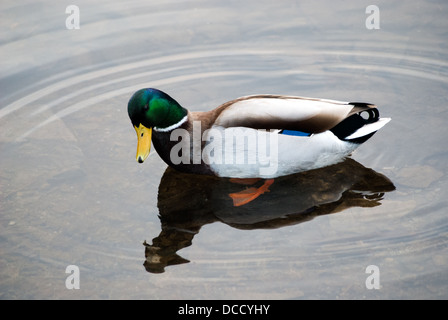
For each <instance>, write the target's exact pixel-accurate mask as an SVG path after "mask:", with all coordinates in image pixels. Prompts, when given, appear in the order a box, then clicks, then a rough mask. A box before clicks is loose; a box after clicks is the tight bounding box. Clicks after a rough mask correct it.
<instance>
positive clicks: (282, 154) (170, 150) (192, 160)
mask: <svg viewBox="0 0 448 320" xmlns="http://www.w3.org/2000/svg"><path fill="white" fill-rule="evenodd" d="M128 115H129V118H130V120H131V123H132V125H133V127H134V129H135V132H136V134H137V154H136V159H137V162H139V163H143V162H144V161H145V160H146V159H147V157H148V155H149V153H150V149H151V143H152V145H153V146H154V148H155V150H156V151H157V153H158V154H159V156H160V158H161V159H162V160H163V161H164V162H165V163H166V164H167V165H168V166H170V167H173V168H174V169H176V170H178V171H181V172H186V173H193V174H206V175H213V176H217V177H223V178H231V179H233V181H237V180H239V181H240V182H241V183H242V184H246V185H247V184H249V183H250V182H248V181H255V180H256V179H265V181H266V182H265V184H264V185H263V186H261V187H260V188H258V189H257V190H258V191H256V192H255V195H254V194H253V193H252V194H251V195H249V196H248V198H250V199H251V200H250V201H252V200H253V199H255V198H256V197H257V196H258V195H261V194H263V193H265V192H268V191H269V189H268V188H267V187H269V186H270V185H271V184H272V182H273V179H275V178H277V177H281V176H286V175H290V174H295V173H298V172H303V171H308V170H313V169H318V168H322V167H326V166H330V165H333V164H336V163H339V162H341V161H343V160H344V159H346V158H347V157H348V156H349V155H351V154H352V153H353V151H354V150H355V149H357V148H358V147H359V146H360V145H361V144H363V143H364V142H366V141H367V140H368V139H369V138H371V137H372V136H373V135H374V134H375V133H376V132H377V131H378V130H379V129H381V128H382V127H383V126H384V125H385V124H386V123H388V122H389V121H390V120H391V119H390V118H380V115H379V111H378V108H377V106H376V105H375V104H372V103H366V102H344V101H337V100H329V99H319V98H309V97H301V96H288V95H275V94H258V95H249V96H244V97H240V98H237V99H234V100H231V101H228V102H225V103H223V104H221V105H220V106H218V107H216V108H215V109H212V110H209V111H189V110H188V109H186V108H184V107H182V106H181V105H180V104H179V103H178V102H177V101H176V100H175V99H174V98H172V97H171V96H169V95H168V94H167V93H165V92H163V91H161V90H159V89H156V88H144V89H140V90H138V91H136V92H135V93H134V94H133V95H132V96H131V98H130V100H129V102H128ZM251 179H255V180H251ZM243 193H245V192H243ZM234 197H235V198H238V196H237V195H234ZM242 203H243V204H245V201H243V202H242Z"/></svg>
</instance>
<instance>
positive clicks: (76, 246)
mask: <svg viewBox="0 0 448 320" xmlns="http://www.w3.org/2000/svg"><path fill="white" fill-rule="evenodd" d="M369 4H370V3H358V2H356V4H355V3H354V2H353V3H346V2H344V3H338V2H336V3H335V2H330V1H317V2H316V1H314V2H312V3H307V4H302V3H299V2H296V1H288V2H282V3H279V2H274V1H244V2H241V1H188V2H185V1H164V2H163V4H162V3H161V2H160V1H132V2H126V3H121V2H111V1H96V2H95V4H92V3H90V2H85V1H77V3H76V5H77V6H78V7H79V9H80V29H78V30H68V29H67V28H66V26H65V21H66V19H67V17H68V16H69V14H66V13H65V9H66V6H67V5H66V4H61V3H60V2H56V1H43V2H35V1H33V2H28V3H21V4H20V5H19V4H16V3H15V2H13V1H2V4H1V5H0V6H1V19H0V21H1V22H0V24H1V27H2V28H1V29H0V30H1V31H0V32H1V33H0V35H1V36H0V41H1V42H0V43H1V44H0V45H1V50H0V64H1V70H2V71H1V79H0V88H1V97H0V106H1V109H0V127H1V130H0V150H1V151H0V152H1V157H0V168H1V170H0V199H1V216H0V219H1V223H0V226H1V242H0V243H1V245H0V248H1V251H0V252H1V254H0V288H1V289H0V297H1V298H2V299H14V298H20V299H59V298H64V299H72V298H73V299H107V298H114V299H133V298H136V299H185V298H188V299H203V298H209V299H210V298H211V299H226V298H232V299H239V298H244V299H247V298H253V299H315V298H319V299H335V298H339V299H362V298H366V299H396V298H404V299H415V298H424V299H429V298H439V299H446V298H447V297H448V286H447V285H448V280H447V277H446V275H447V270H448V267H447V265H448V255H447V253H448V250H447V243H448V238H447V235H448V223H447V219H446V207H447V204H448V203H447V191H446V190H447V189H448V178H447V163H448V161H447V160H448V148H447V146H448V144H447V142H446V138H447V137H448V127H447V126H446V119H447V116H448V109H447V93H448V90H447V89H448V47H447V43H448V41H447V40H448V34H447V30H448V22H447V20H446V16H448V12H447V11H448V5H447V4H446V3H445V2H443V1H412V2H411V1H407V2H406V3H401V4H400V3H394V4H391V3H389V2H384V1H377V2H376V3H375V4H376V5H377V6H378V8H379V9H380V29H379V30H368V29H367V28H366V26H365V20H366V18H367V17H368V14H366V13H365V9H366V7H367V5H369ZM142 87H156V88H159V89H162V90H163V91H165V92H167V93H169V94H170V95H172V96H173V97H174V98H175V99H176V100H178V101H179V102H180V103H181V104H182V105H183V106H185V107H187V108H189V109H191V110H209V109H211V108H214V107H216V106H218V105H219V104H221V103H223V102H225V101H228V100H231V99H234V98H236V97H239V96H243V95H248V94H256V93H274V94H294V95H302V96H310V97H320V98H328V99H339V100H351V101H366V102H372V103H375V104H377V105H378V106H379V108H380V112H381V114H382V116H385V117H391V118H392V122H390V123H389V124H388V125H387V126H386V127H384V128H383V129H382V130H381V131H380V132H378V133H377V134H376V135H375V136H374V137H373V138H372V139H370V140H369V141H368V142H367V143H366V144H365V145H363V146H361V147H360V148H359V149H358V150H357V151H356V152H355V153H354V155H353V156H352V159H351V160H348V161H346V162H344V163H342V164H340V165H337V166H334V167H329V168H325V169H322V170H317V171H315V172H310V173H304V174H302V175H295V176H292V177H287V178H283V179H278V180H276V181H275V183H274V184H273V185H272V186H271V187H270V189H271V192H269V193H265V194H263V195H261V196H260V197H259V198H257V199H256V200H255V201H254V202H253V203H251V204H249V205H247V206H242V207H238V208H235V207H233V206H232V203H231V202H229V199H228V198H227V194H228V193H231V192H238V191H239V190H241V189H239V188H243V187H241V186H235V185H233V184H229V182H228V181H224V180H222V179H215V178H206V177H189V176H185V175H181V174H176V173H175V172H172V171H171V170H167V171H166V165H165V164H164V163H163V162H162V161H161V160H160V158H159V157H158V155H157V154H156V153H155V152H154V151H153V152H152V153H151V155H150V157H149V158H148V159H147V160H146V162H145V163H144V164H143V165H139V164H138V163H136V161H135V148H136V137H135V132H134V129H133V128H132V126H131V124H130V121H129V119H128V116H127V111H126V107H127V101H128V99H129V97H130V96H131V94H132V93H133V92H134V91H136V90H137V89H139V88H142ZM204 186H206V187H204ZM159 216H160V217H159ZM68 265H76V266H78V267H79V269H80V289H79V290H69V289H67V288H66V285H65V283H66V279H67V277H68V276H69V274H67V273H65V270H66V267H67V266H68ZM369 265H375V266H377V267H378V270H379V272H380V278H379V281H380V288H379V289H368V288H367V287H366V280H367V277H368V276H369V275H370V274H369V273H366V268H367V267H368V266H369Z"/></svg>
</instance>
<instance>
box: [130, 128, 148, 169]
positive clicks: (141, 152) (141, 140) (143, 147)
mask: <svg viewBox="0 0 448 320" xmlns="http://www.w3.org/2000/svg"><path fill="white" fill-rule="evenodd" d="M134 129H135V132H137V161H138V162H139V163H143V161H145V159H146V158H147V157H148V156H149V150H150V149H151V135H152V128H149V129H148V128H146V127H145V126H144V125H142V124H141V123H140V124H139V126H138V128H137V127H136V126H134Z"/></svg>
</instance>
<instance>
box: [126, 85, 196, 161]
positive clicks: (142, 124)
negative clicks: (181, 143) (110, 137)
mask: <svg viewBox="0 0 448 320" xmlns="http://www.w3.org/2000/svg"><path fill="white" fill-rule="evenodd" d="M187 113H188V111H187V110H186V109H184V108H182V107H181V105H180V104H179V103H177V101H176V100H174V99H173V98H171V97H170V96H169V95H167V94H166V93H164V92H162V91H160V90H157V89H152V88H148V89H140V90H138V91H137V92H136V93H134V94H133V95H132V97H131V99H130V100H129V103H128V114H129V118H130V119H131V122H132V125H133V126H134V129H135V131H136V132H137V138H138V143H137V161H138V162H140V163H142V162H143V161H144V160H145V159H146V158H147V157H148V155H149V151H150V147H151V135H152V129H153V128H155V129H156V130H159V131H168V130H169V129H170V128H171V127H173V126H175V125H176V124H177V123H179V122H181V121H183V119H184V118H185V117H186V116H187Z"/></svg>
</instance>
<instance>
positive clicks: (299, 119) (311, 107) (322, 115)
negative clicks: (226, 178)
mask: <svg viewBox="0 0 448 320" xmlns="http://www.w3.org/2000/svg"><path fill="white" fill-rule="evenodd" d="M217 110H219V112H218V113H217V117H216V119H215V121H214V125H218V126H222V127H249V128H254V129H287V130H297V131H304V132H308V133H319V132H323V131H326V130H329V129H331V128H333V127H335V126H336V125H337V124H339V123H340V122H342V121H343V120H344V119H346V118H347V117H349V116H351V115H353V114H355V113H360V112H362V111H366V110H367V111H368V110H371V111H373V110H375V115H374V116H376V117H378V114H377V111H376V106H375V105H373V104H369V103H359V102H355V103H350V102H342V101H336V100H325V99H313V98H304V97H295V96H278V95H256V96H248V97H242V98H239V99H236V100H233V101H229V102H227V103H225V104H223V105H221V106H220V107H218V108H217ZM370 116H371V115H370V113H369V117H370Z"/></svg>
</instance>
